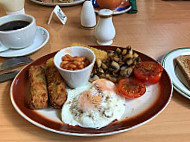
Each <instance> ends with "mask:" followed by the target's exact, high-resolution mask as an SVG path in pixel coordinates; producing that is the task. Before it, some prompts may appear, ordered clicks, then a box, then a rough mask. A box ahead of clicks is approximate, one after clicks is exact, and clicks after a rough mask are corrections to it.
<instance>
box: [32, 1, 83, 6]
mask: <svg viewBox="0 0 190 142" xmlns="http://www.w3.org/2000/svg"><path fill="white" fill-rule="evenodd" d="M31 1H32V2H34V3H37V4H40V5H45V6H56V5H59V6H74V5H78V4H81V3H83V2H84V0H75V1H74V2H70V3H46V2H42V1H40V0H31Z"/></svg>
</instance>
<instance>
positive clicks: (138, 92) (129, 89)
mask: <svg viewBox="0 0 190 142" xmlns="http://www.w3.org/2000/svg"><path fill="white" fill-rule="evenodd" d="M118 90H119V92H120V93H121V95H122V96H123V97H125V98H128V99H133V98H138V97H141V96H142V95H144V94H145V92H146V87H145V85H144V83H142V82H141V81H139V80H137V79H136V78H124V79H121V80H120V81H119V83H118Z"/></svg>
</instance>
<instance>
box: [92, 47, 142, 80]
mask: <svg viewBox="0 0 190 142" xmlns="http://www.w3.org/2000/svg"><path fill="white" fill-rule="evenodd" d="M107 56H108V57H107V59H104V60H101V59H97V60H96V64H95V66H94V68H93V71H92V74H91V79H90V81H94V80H97V79H99V78H106V79H108V80H111V81H112V82H118V81H119V80H120V79H121V78H124V77H129V76H130V75H131V74H132V72H133V69H134V67H135V65H136V64H137V63H138V62H140V61H141V58H140V57H139V55H138V54H137V53H136V52H135V51H133V49H132V48H131V47H130V46H127V47H126V48H123V49H122V48H117V49H116V50H115V51H111V50H110V51H108V53H107Z"/></svg>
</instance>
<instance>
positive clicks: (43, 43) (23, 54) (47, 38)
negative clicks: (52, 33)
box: [0, 26, 49, 58]
mask: <svg viewBox="0 0 190 142" xmlns="http://www.w3.org/2000/svg"><path fill="white" fill-rule="evenodd" d="M36 28H37V30H42V31H44V33H45V34H46V39H45V40H43V42H42V44H41V45H40V46H38V47H36V48H35V49H33V50H31V51H29V52H27V53H20V54H15V55H1V53H0V57H5V58H10V57H21V56H26V55H29V54H32V53H34V52H36V51H37V50H39V49H41V48H42V47H43V46H45V45H46V43H47V42H48V41H49V32H48V31H47V30H46V29H45V28H43V27H41V26H36ZM18 50H19V49H18ZM20 50H22V49H20ZM4 52H6V51H4ZM2 53H3V52H2Z"/></svg>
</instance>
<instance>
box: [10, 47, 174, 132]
mask: <svg viewBox="0 0 190 142" xmlns="http://www.w3.org/2000/svg"><path fill="white" fill-rule="evenodd" d="M93 47H94V48H97V49H102V50H116V47H115V46H93ZM137 53H138V55H139V56H140V57H141V59H142V60H143V61H155V60H154V59H152V58H151V57H149V56H147V55H145V54H143V53H140V52H137ZM55 54H56V52H54V53H51V54H47V55H45V56H43V57H41V58H39V59H37V60H35V61H33V62H32V63H30V64H28V65H27V66H25V67H24V68H23V69H22V70H21V71H20V72H19V74H18V75H17V76H16V77H15V79H14V81H13V82H12V85H11V88H10V98H11V102H12V104H13V106H14V108H15V109H16V111H17V112H18V113H19V114H20V115H21V116H22V117H23V118H25V119H26V120H28V121H29V122H31V123H32V124H34V125H35V126H38V127H40V128H43V129H45V130H47V131H51V132H55V133H59V134H65V135H74V136H105V135H113V134H117V133H121V132H125V131H129V130H132V129H135V128H137V127H139V126H142V125H144V124H146V123H147V122H149V121H150V120H152V119H154V118H155V117H156V116H158V115H159V114H160V113H161V112H162V111H163V110H164V109H165V108H166V107H167V105H168V104H169V102H170V100H171V98H172V91H173V87H172V83H171V80H170V78H169V75H168V74H167V72H166V70H165V69H164V70H163V73H162V77H161V79H160V81H159V82H158V83H156V84H154V85H149V86H146V93H145V94H144V95H143V96H142V97H140V98H136V99H131V100H130V99H128V100H127V99H126V102H125V105H126V112H125V113H124V115H123V119H122V120H120V121H114V122H112V123H111V124H109V125H107V126H105V127H103V128H101V129H91V128H82V127H79V126H70V125H67V124H65V123H64V122H63V121H61V110H56V109H51V108H50V107H48V108H46V109H41V110H31V109H29V108H28V107H27V105H26V95H27V93H28V92H29V87H28V85H29V75H28V70H29V68H30V67H31V66H33V65H45V63H46V61H47V60H48V59H50V58H53V57H54V56H55ZM20 86H22V87H20Z"/></svg>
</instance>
